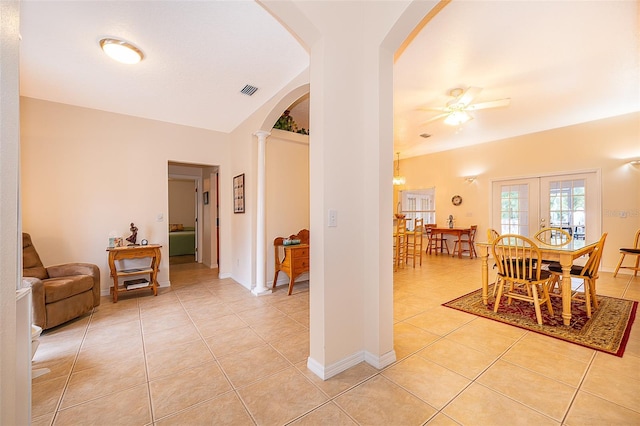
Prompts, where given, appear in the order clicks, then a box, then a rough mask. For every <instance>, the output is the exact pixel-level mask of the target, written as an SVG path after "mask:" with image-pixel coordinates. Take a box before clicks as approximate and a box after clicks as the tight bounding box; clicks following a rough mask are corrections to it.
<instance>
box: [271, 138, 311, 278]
mask: <svg viewBox="0 0 640 426" xmlns="http://www.w3.org/2000/svg"><path fill="white" fill-rule="evenodd" d="M266 157H267V164H266V173H267V182H266V192H267V225H266V228H267V229H266V234H267V242H268V243H269V244H268V246H267V269H266V271H267V272H266V273H267V287H270V286H271V285H272V284H273V275H274V272H275V267H274V262H275V260H274V256H275V254H274V250H273V244H272V243H273V240H274V239H275V238H276V237H288V236H289V235H291V234H295V233H297V232H298V231H300V230H301V229H309V137H308V136H303V135H298V134H295V133H291V132H285V131H281V130H272V131H271V136H270V137H269V138H268V139H267V147H266ZM311 238H313V236H312V237H311ZM308 278H309V276H308V274H304V275H303V276H300V278H299V280H298V281H300V280H304V279H308ZM278 282H280V283H288V282H289V278H288V277H287V276H286V274H284V273H283V274H280V276H279V277H278Z"/></svg>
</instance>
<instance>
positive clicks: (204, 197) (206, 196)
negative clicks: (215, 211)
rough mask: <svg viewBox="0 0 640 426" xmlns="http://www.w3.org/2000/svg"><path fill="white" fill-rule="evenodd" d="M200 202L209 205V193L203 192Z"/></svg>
mask: <svg viewBox="0 0 640 426" xmlns="http://www.w3.org/2000/svg"><path fill="white" fill-rule="evenodd" d="M202 200H203V201H204V203H205V204H209V191H205V192H204V193H203V194H202Z"/></svg>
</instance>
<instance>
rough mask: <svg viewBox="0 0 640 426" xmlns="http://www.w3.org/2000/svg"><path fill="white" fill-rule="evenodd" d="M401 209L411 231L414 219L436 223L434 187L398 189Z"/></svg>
mask: <svg viewBox="0 0 640 426" xmlns="http://www.w3.org/2000/svg"><path fill="white" fill-rule="evenodd" d="M399 198H400V203H401V209H400V210H401V211H402V213H403V214H405V215H406V218H407V228H409V230H411V231H413V224H414V223H415V222H414V220H415V219H420V218H422V219H423V221H424V223H425V224H427V223H436V201H435V200H436V189H435V188H427V189H413V190H410V191H400V196H399Z"/></svg>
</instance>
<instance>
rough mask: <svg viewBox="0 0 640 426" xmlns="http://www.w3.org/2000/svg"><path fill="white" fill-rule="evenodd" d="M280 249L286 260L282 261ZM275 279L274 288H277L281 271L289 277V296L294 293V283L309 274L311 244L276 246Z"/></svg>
mask: <svg viewBox="0 0 640 426" xmlns="http://www.w3.org/2000/svg"><path fill="white" fill-rule="evenodd" d="M280 248H282V249H283V251H284V258H283V259H282V261H280V255H279V252H280ZM275 260H276V264H275V270H276V273H275V277H274V278H273V287H274V288H275V286H276V282H277V281H278V274H279V273H280V271H282V272H284V273H285V274H287V275H288V276H289V295H291V292H292V291H293V282H294V280H295V279H296V278H297V277H298V276H299V275H301V274H303V273H305V272H309V244H296V245H291V246H285V245H276V256H275Z"/></svg>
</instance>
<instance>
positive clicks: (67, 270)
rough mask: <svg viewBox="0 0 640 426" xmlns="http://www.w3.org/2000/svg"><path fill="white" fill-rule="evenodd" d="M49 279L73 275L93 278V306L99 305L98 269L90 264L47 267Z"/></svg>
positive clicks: (66, 264)
mask: <svg viewBox="0 0 640 426" xmlns="http://www.w3.org/2000/svg"><path fill="white" fill-rule="evenodd" d="M47 274H49V277H51V278H58V277H69V276H73V275H89V276H92V277H93V306H99V305H100V268H98V266H97V265H94V264H92V263H78V262H76V263H65V264H62V265H54V266H49V267H47Z"/></svg>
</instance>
